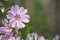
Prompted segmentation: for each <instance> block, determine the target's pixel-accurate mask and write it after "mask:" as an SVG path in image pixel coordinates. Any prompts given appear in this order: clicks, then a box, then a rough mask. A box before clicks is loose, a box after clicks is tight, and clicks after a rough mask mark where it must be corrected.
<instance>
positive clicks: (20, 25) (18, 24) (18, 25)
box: [17, 21, 25, 28]
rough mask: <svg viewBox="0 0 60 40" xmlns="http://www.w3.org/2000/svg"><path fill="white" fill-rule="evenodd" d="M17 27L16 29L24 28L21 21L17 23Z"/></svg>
mask: <svg viewBox="0 0 60 40" xmlns="http://www.w3.org/2000/svg"><path fill="white" fill-rule="evenodd" d="M17 27H18V28H24V27H25V24H23V23H22V22H21V21H17Z"/></svg>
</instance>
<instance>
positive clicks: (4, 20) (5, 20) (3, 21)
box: [2, 18, 8, 27]
mask: <svg viewBox="0 0 60 40" xmlns="http://www.w3.org/2000/svg"><path fill="white" fill-rule="evenodd" d="M2 24H3V25H4V26H6V27H7V25H8V20H7V19H5V18H4V19H3V20H2Z"/></svg>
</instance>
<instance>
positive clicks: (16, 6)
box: [11, 5, 19, 13]
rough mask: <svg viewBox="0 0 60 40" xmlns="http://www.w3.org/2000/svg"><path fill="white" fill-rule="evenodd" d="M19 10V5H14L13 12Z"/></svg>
mask: <svg viewBox="0 0 60 40" xmlns="http://www.w3.org/2000/svg"><path fill="white" fill-rule="evenodd" d="M18 10H19V6H18V5H14V6H12V7H11V11H13V12H14V13H16V12H17V11H18Z"/></svg>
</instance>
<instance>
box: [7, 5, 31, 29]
mask: <svg viewBox="0 0 60 40" xmlns="http://www.w3.org/2000/svg"><path fill="white" fill-rule="evenodd" d="M7 13H8V14H7V15H6V16H7V18H8V19H10V21H9V22H10V24H11V26H12V27H13V28H15V27H17V28H18V29H19V28H24V27H25V24H23V22H25V23H28V22H29V21H30V20H29V18H30V16H29V15H27V14H26V13H27V9H24V8H23V7H19V6H18V5H14V6H12V7H11V10H9V11H8V12H7Z"/></svg>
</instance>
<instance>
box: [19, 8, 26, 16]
mask: <svg viewBox="0 0 60 40" xmlns="http://www.w3.org/2000/svg"><path fill="white" fill-rule="evenodd" d="M26 13H27V9H24V7H20V15H24V14H26Z"/></svg>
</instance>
